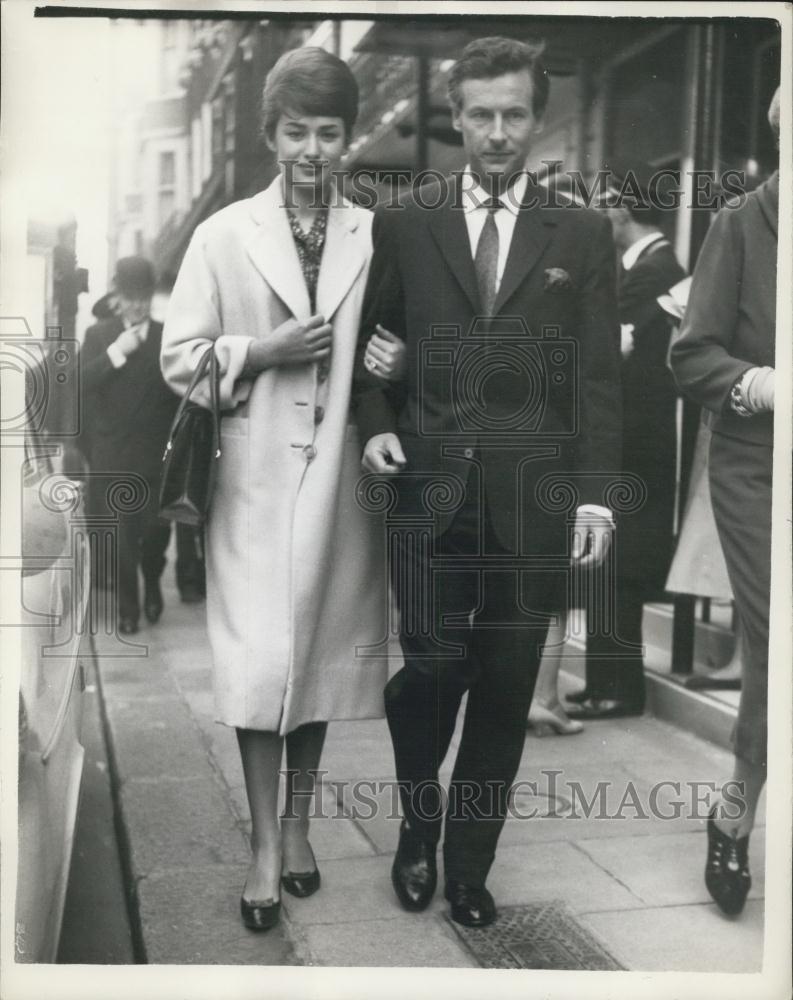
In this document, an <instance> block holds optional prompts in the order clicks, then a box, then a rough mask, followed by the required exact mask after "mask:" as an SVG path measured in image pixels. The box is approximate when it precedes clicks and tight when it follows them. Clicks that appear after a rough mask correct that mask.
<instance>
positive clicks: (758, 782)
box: [714, 757, 766, 839]
mask: <svg viewBox="0 0 793 1000" xmlns="http://www.w3.org/2000/svg"><path fill="white" fill-rule="evenodd" d="M765 779H766V769H765V767H764V766H763V765H762V764H755V763H753V762H752V761H750V760H746V759H744V758H743V757H736V758H735V766H734V768H733V772H732V783H731V785H730V788H729V801H728V802H726V803H725V802H724V797H722V802H721V803H720V804H719V806H718V807H717V809H716V815H715V817H714V822H715V823H716V826H717V827H718V828H719V830H721V832H722V833H725V834H727V836H729V837H732V836H735V837H737V838H738V839H740V838H742V837H746V836H747V835H748V834H750V833H751V832H752V829H753V828H754V822H755V815H756V813H757V803H758V801H759V800H760V795H761V793H762V791H763V787H764V785H765ZM738 803H740V804H741V809H740V811H741V815H740V816H738V817H737V818H736V816H735V814H736V812H737V811H738Z"/></svg>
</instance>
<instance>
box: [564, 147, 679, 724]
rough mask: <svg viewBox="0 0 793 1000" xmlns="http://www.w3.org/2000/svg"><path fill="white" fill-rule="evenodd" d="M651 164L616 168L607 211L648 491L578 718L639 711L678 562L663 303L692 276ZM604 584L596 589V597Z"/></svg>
mask: <svg viewBox="0 0 793 1000" xmlns="http://www.w3.org/2000/svg"><path fill="white" fill-rule="evenodd" d="M651 178H652V171H651V170H650V168H649V167H647V166H645V165H639V166H636V167H633V168H626V167H625V166H619V167H613V168H612V169H611V170H610V177H609V192H608V196H607V198H606V201H605V206H604V207H605V212H606V214H607V216H608V218H609V221H610V222H611V227H612V230H613V233H614V241H615V243H616V245H617V248H618V250H619V251H621V254H622V256H621V259H620V268H619V274H618V283H617V288H618V303H619V316H620V324H621V328H622V329H621V341H622V344H621V346H622V364H621V368H620V374H621V382H622V405H623V438H622V466H621V467H622V469H623V471H624V472H626V473H628V474H630V475H632V476H633V477H636V478H638V479H639V480H641V482H642V484H643V488H644V490H645V491H646V492H645V496H644V498H643V502H642V504H641V506H640V508H639V509H638V510H636V511H635V512H632V513H626V514H624V515H622V516H621V517H620V518H618V521H619V529H618V532H617V536H616V545H615V547H614V549H613V550H612V553H611V558H612V559H613V560H614V579H615V594H614V600H613V609H614V610H613V614H612V615H599V614H597V613H595V611H594V610H593V612H592V613H591V614H590V613H589V611H588V614H587V647H586V682H585V686H584V688H583V690H581V691H579V692H577V693H575V694H571V695H568V696H567V697H568V700H569V701H570V702H572V703H573V704H572V707H570V708H569V709H568V714H569V716H570V718H572V719H606V718H613V717H615V716H625V715H640V714H641V713H642V712H643V711H644V701H645V684H644V661H643V654H642V612H643V608H644V605H645V603H646V602H647V601H650V600H652V599H653V598H657V597H660V596H661V595H662V594H663V591H664V583H665V581H666V574H667V572H668V570H669V564H670V562H671V559H672V552H673V545H674V537H673V522H674V506H675V458H676V430H675V406H676V400H677V392H676V389H675V385H674V381H673V379H672V376H671V374H670V372H669V369H668V367H667V364H666V361H667V354H668V350H669V340H670V336H671V330H670V327H669V324H668V322H667V319H666V315H665V313H664V311H663V309H662V308H661V306H660V305H659V303H658V301H657V298H658V296H659V295H661V294H662V293H664V292H666V291H667V289H669V288H671V287H672V286H673V285H674V284H676V282H678V281H679V280H680V279H681V278H682V277H683V274H684V272H683V268H682V267H681V266H680V264H679V263H678V261H677V258H676V257H675V253H674V250H673V249H672V246H671V244H670V243H669V240H668V239H666V237H665V236H664V234H663V232H662V231H661V229H660V228H659V227H660V223H661V221H662V209H661V208H660V207H659V206H658V205H656V204H654V203H653V200H652V199H651V197H650V192H651V190H652V186H651ZM594 589H596V588H593V587H588V588H587V590H588V591H590V592H591V591H593V590H594Z"/></svg>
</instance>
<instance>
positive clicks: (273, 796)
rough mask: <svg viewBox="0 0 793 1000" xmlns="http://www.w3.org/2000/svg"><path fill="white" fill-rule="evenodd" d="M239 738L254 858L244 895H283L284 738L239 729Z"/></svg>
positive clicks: (261, 897)
mask: <svg viewBox="0 0 793 1000" xmlns="http://www.w3.org/2000/svg"><path fill="white" fill-rule="evenodd" d="M237 741H238V743H239V747H240V756H241V757H242V770H243V773H244V774H245V788H246V790H247V793H248V803H249V805H250V809H251V821H252V830H251V850H252V852H253V858H252V859H251V867H250V869H249V870H248V877H247V879H246V881H245V887H244V889H243V893H242V895H243V896H244V898H245V899H247V900H248V901H259V902H263V901H265V900H268V899H272V900H277V899H279V898H280V895H281V894H280V879H281V836H280V831H279V827H278V778H279V772H280V767H281V758H282V756H283V737H281V736H279V735H278V733H273V732H260V731H258V730H255V729H238V730H237Z"/></svg>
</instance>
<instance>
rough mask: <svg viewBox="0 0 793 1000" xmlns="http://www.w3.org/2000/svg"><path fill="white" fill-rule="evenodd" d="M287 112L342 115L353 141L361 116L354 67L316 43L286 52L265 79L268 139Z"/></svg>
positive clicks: (264, 116)
mask: <svg viewBox="0 0 793 1000" xmlns="http://www.w3.org/2000/svg"><path fill="white" fill-rule="evenodd" d="M284 113H290V114H295V115H322V116H327V117H328V118H341V119H342V121H343V122H344V131H345V136H344V138H345V141H346V142H349V141H350V137H351V135H352V130H353V127H354V125H355V119H356V118H357V116H358V84H357V82H356V80H355V77H354V76H353V75H352V71H351V70H350V67H349V66H348V65H347V63H346V62H344V60H343V59H339V58H338V57H337V56H334V55H331V53H330V52H327V51H326V50H325V49H322V48H318V47H314V46H306V47H304V48H301V49H291V50H290V51H289V52H285V53H284V54H283V55H282V56H281V58H280V59H279V60H278V62H277V63H276V64H275V66H273V68H272V69H271V70H270V72H269V73H268V74H267V79H266V80H265V81H264V92H263V94H262V111H261V132H262V135H263V136H264V138H265V139H266V140H267V141H268V142H272V140H273V136H274V135H275V127H276V125H277V124H278V119H279V118H280V117H281V115H282V114H284Z"/></svg>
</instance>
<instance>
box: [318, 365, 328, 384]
mask: <svg viewBox="0 0 793 1000" xmlns="http://www.w3.org/2000/svg"><path fill="white" fill-rule="evenodd" d="M329 371H330V369H329V367H328V365H327V364H326V363H325V362H324V361H323V362H322V363H321V364H319V365H318V366H317V381H318V382H326V381H327V379H328V372H329Z"/></svg>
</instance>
